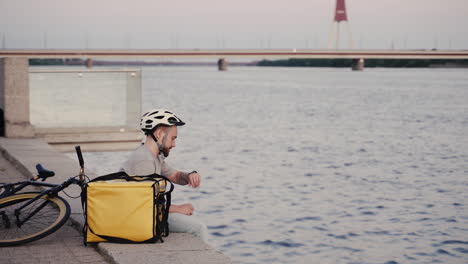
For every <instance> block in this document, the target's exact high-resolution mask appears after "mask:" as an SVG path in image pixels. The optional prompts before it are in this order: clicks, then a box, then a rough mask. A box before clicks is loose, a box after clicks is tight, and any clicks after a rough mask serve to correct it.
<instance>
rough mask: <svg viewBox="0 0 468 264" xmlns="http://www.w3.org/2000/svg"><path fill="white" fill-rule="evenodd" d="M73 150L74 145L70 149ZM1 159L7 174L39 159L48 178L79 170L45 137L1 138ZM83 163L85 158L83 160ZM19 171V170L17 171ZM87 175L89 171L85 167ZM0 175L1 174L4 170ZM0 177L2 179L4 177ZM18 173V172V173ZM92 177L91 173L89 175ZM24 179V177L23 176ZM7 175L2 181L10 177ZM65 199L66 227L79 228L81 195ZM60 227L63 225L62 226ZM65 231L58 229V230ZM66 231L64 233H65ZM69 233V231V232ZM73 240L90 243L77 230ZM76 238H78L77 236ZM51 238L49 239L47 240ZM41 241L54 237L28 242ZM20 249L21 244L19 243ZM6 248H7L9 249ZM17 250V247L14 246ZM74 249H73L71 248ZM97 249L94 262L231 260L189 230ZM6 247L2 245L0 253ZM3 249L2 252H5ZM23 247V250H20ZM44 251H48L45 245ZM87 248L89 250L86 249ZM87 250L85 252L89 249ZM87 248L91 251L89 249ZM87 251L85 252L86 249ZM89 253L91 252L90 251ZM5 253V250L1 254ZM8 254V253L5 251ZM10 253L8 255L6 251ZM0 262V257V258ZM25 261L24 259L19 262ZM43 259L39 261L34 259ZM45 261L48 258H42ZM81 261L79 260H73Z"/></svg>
mask: <svg viewBox="0 0 468 264" xmlns="http://www.w3.org/2000/svg"><path fill="white" fill-rule="evenodd" d="M73 150H74V149H73ZM0 154H1V155H0V160H8V161H9V162H10V163H11V164H12V165H13V166H14V168H15V170H14V171H16V174H15V172H11V173H8V174H9V175H13V174H15V175H23V176H25V177H31V176H32V175H34V174H35V173H36V168H35V166H36V164H37V163H41V164H42V165H44V166H45V168H47V169H50V170H53V171H55V174H56V176H54V177H52V178H49V179H48V180H47V181H48V182H53V183H61V182H63V181H65V180H66V179H68V178H69V177H72V176H75V175H77V174H78V172H79V165H78V162H77V160H72V159H70V158H69V157H67V156H66V155H64V154H63V153H60V152H59V151H57V150H55V149H54V148H52V147H51V146H49V145H48V144H47V143H46V142H45V141H44V140H41V139H8V138H0ZM85 167H86V161H85ZM20 173H21V174H20ZM86 173H87V174H88V175H90V174H92V173H90V172H89V171H86ZM0 175H4V174H3V173H2V174H0ZM3 177H5V176H2V178H1V179H0V182H3V181H4V179H3ZM19 177H20V176H19ZM91 178H92V177H91ZM23 179H24V178H23ZM9 180H10V179H8V178H7V180H5V181H9ZM66 192H67V193H68V194H69V195H70V196H72V197H74V196H78V195H79V193H80V189H79V187H77V186H71V187H70V188H68V189H66ZM61 196H62V197H63V198H65V199H67V201H68V202H69V203H70V206H71V210H72V214H71V216H70V224H69V225H67V226H68V227H69V226H70V225H71V226H74V227H76V228H77V229H78V230H80V229H81V227H82V226H83V223H84V217H83V213H82V209H81V203H80V199H70V198H68V197H67V196H66V195H61ZM64 228H65V227H63V228H62V229H64ZM61 232H66V231H63V230H59V231H58V233H59V234H60V233H61ZM68 234H69V232H68V233H67V236H68ZM70 234H71V233H70ZM75 234H78V236H76V235H71V236H72V237H73V236H75V238H76V241H78V240H79V243H78V242H72V244H73V243H76V244H74V247H76V248H77V249H76V250H82V249H83V250H85V249H91V250H93V249H92V248H91V247H89V246H88V247H84V245H83V244H82V236H81V234H79V233H78V231H76V233H75ZM78 238H79V239H78ZM49 239H50V240H49ZM41 241H54V243H55V242H56V239H54V238H49V237H47V238H45V239H44V240H39V241H37V242H33V243H31V245H36V244H38V245H39V244H44V242H41ZM18 248H20V250H22V249H21V248H22V247H18ZM8 249H11V248H7V249H6V250H7V251H8ZM13 250H16V248H13ZM74 250H75V249H74ZM96 250H97V251H98V252H99V253H100V257H102V258H101V259H99V260H98V259H97V257H96V260H93V261H95V263H105V261H110V262H111V263H117V264H126V263H129V264H136V263H174V264H177V263H213V264H214V263H217V264H218V263H219V264H223V263H231V260H230V259H229V258H228V257H227V256H225V255H223V254H222V253H220V252H218V251H216V250H215V249H213V248H212V247H211V246H209V245H207V244H206V243H204V242H203V241H201V240H199V239H197V238H195V237H194V236H192V235H190V234H185V233H171V234H170V235H169V237H167V238H165V242H164V243H156V244H112V243H99V244H98V245H97V247H96ZM3 251H5V250H4V249H1V251H0V252H1V253H3ZM7 251H5V252H7ZM23 251H24V250H23ZM44 251H48V250H47V249H46V248H44ZM88 251H89V250H88ZM88 251H87V252H88ZM54 252H55V251H54ZM89 252H90V251H89ZM85 254H88V253H85ZM89 254H91V253H89ZM2 255H4V254H2ZM7 255H8V254H7ZM8 256H10V255H8ZM90 259H91V258H90ZM7 261H9V262H5V263H17V262H14V261H15V258H14V257H13V258H7ZM76 261H82V260H81V255H79V254H78V256H76ZM0 263H3V262H2V259H1V258H0ZM22 263H24V262H22ZM35 263H42V262H35ZM44 263H48V262H44ZM73 263H82V262H73Z"/></svg>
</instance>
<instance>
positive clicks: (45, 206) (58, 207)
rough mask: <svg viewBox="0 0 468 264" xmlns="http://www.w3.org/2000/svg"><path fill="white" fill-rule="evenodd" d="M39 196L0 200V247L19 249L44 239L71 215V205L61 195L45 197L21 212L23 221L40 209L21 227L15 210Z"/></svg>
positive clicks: (13, 197)
mask: <svg viewBox="0 0 468 264" xmlns="http://www.w3.org/2000/svg"><path fill="white" fill-rule="evenodd" d="M38 194H39V193H21V194H15V195H12V196H9V197H4V198H1V199H0V247H8V246H16V245H21V244H24V243H28V242H31V241H35V240H38V239H41V238H43V237H45V236H48V235H50V234H52V233H53V232H55V231H57V229H59V228H60V227H61V226H62V225H63V224H65V222H66V221H67V219H68V217H69V216H70V205H69V204H68V202H67V201H65V200H64V199H63V198H62V197H59V196H57V197H47V195H44V196H42V197H41V198H39V199H38V200H36V201H34V202H33V203H32V204H30V205H28V206H27V207H25V208H23V209H22V210H21V212H20V214H19V219H20V220H24V219H27V218H28V216H29V215H30V214H31V213H32V212H34V211H35V210H37V209H39V211H38V212H37V213H35V214H34V215H33V216H32V217H31V218H30V219H27V220H26V221H25V222H24V223H23V224H22V225H21V226H18V224H17V219H18V218H17V217H16V216H15V209H17V208H19V207H21V206H22V205H24V204H25V203H27V202H28V201H30V200H31V199H32V198H34V197H36V196H37V195H38ZM41 207H42V208H41Z"/></svg>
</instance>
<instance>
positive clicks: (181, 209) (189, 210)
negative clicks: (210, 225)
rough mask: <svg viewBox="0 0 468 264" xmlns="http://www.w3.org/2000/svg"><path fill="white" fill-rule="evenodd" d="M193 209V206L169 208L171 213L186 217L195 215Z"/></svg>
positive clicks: (185, 205)
mask: <svg viewBox="0 0 468 264" xmlns="http://www.w3.org/2000/svg"><path fill="white" fill-rule="evenodd" d="M193 210H195V209H194V208H193V205H192V204H181V205H177V204H173V205H171V207H170V208H169V213H179V214H184V215H192V214H193Z"/></svg>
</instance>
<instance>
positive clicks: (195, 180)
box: [188, 172, 201, 188]
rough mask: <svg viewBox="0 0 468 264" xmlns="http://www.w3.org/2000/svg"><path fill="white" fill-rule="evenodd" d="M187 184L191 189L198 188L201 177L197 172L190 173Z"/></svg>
mask: <svg viewBox="0 0 468 264" xmlns="http://www.w3.org/2000/svg"><path fill="white" fill-rule="evenodd" d="M188 184H189V185H190V186H192V187H193V188H198V187H200V184H201V175H200V173H198V172H194V173H190V174H189V175H188Z"/></svg>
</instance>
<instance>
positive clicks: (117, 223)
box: [81, 172, 174, 244]
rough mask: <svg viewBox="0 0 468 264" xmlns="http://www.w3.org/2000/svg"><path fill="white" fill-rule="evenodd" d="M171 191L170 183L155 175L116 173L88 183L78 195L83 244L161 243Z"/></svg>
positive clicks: (167, 230) (166, 232) (165, 232)
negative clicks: (81, 208) (83, 222)
mask: <svg viewBox="0 0 468 264" xmlns="http://www.w3.org/2000/svg"><path fill="white" fill-rule="evenodd" d="M169 184H170V188H168V187H167V186H168V185H169ZM173 189H174V185H173V184H172V183H171V181H169V180H168V179H167V178H165V177H163V176H160V175H157V174H153V175H148V176H138V177H130V176H128V175H127V174H126V173H125V172H117V173H113V174H108V175H105V176H101V177H97V178H95V179H93V180H91V181H89V182H88V183H87V184H86V186H85V188H84V189H83V192H82V193H81V200H82V204H83V212H84V214H85V225H84V227H83V232H84V235H85V244H86V243H88V242H104V241H109V242H115V243H156V242H157V241H161V242H164V241H163V239H162V237H163V236H164V237H165V236H168V235H169V225H168V223H167V219H168V216H169V207H170V206H171V192H172V190H173Z"/></svg>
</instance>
